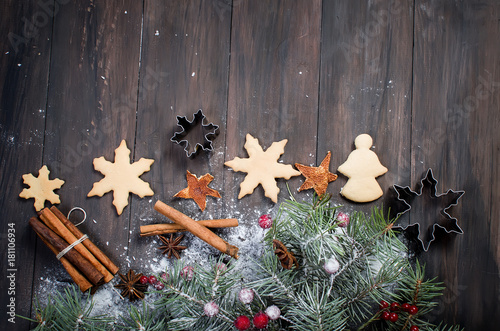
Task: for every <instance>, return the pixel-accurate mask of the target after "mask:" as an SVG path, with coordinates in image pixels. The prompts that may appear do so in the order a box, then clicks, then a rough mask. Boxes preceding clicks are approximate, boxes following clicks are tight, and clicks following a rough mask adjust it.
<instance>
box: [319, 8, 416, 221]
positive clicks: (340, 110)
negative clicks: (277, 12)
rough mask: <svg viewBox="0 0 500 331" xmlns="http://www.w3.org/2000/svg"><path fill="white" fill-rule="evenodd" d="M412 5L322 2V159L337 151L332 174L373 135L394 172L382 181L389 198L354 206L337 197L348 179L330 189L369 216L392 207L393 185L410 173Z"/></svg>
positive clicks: (404, 181)
mask: <svg viewBox="0 0 500 331" xmlns="http://www.w3.org/2000/svg"><path fill="white" fill-rule="evenodd" d="M412 6H413V4H412V2H411V1H403V0H400V1H362V0H359V1H324V5H323V18H322V21H323V24H322V51H321V70H320V71H321V86H320V106H319V109H320V111H319V123H320V125H319V127H318V157H322V156H323V155H325V154H326V152H327V151H328V150H331V151H332V164H331V167H332V169H336V168H337V167H338V166H339V165H340V164H342V163H343V162H345V160H346V159H347V157H348V156H349V154H350V153H351V152H352V151H353V150H354V139H355V138H356V137H357V136H358V135H359V134H362V133H368V134H369V135H370V136H371V137H372V138H373V142H374V145H375V147H374V148H373V149H372V150H373V151H374V152H375V153H376V154H377V155H378V157H379V159H380V162H381V163H382V164H383V165H384V166H385V167H387V168H388V169H389V171H388V172H387V173H386V174H385V175H383V176H381V177H379V178H378V179H377V181H378V183H379V184H380V186H381V188H382V190H383V191H384V196H383V197H382V198H380V199H379V200H377V201H375V202H373V203H368V204H353V203H352V202H350V201H348V200H347V199H345V198H343V197H341V196H340V195H339V192H340V189H341V187H343V186H344V185H345V183H346V181H347V177H345V176H344V175H340V174H339V175H340V176H339V178H338V179H337V181H336V182H334V183H332V184H330V186H329V192H331V193H332V194H333V201H336V202H337V203H340V204H343V205H345V208H347V209H350V208H352V209H353V210H363V211H366V212H369V211H370V209H371V208H372V207H373V206H374V205H378V206H380V205H385V206H386V207H387V206H388V205H389V206H390V205H391V204H392V200H391V199H393V198H394V196H393V194H392V193H391V188H392V185H393V184H400V185H406V184H407V183H408V182H409V173H410V149H409V147H410V137H411V132H410V122H411V93H410V92H411V84H412V82H411V79H412V77H411V67H412V39H413V36H412V31H413V23H412V22H413V17H412Z"/></svg>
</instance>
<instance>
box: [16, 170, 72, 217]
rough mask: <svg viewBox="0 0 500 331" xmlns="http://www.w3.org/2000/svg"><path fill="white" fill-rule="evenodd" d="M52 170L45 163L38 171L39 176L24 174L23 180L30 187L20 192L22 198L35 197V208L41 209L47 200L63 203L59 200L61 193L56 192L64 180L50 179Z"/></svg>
mask: <svg viewBox="0 0 500 331" xmlns="http://www.w3.org/2000/svg"><path fill="white" fill-rule="evenodd" d="M49 174H50V171H49V169H48V168H47V166H46V165H44V166H43V167H42V168H41V169H40V170H39V171H38V177H35V176H33V175H32V174H25V175H23V182H24V184H27V185H29V186H30V188H25V189H24V190H22V192H21V193H20V194H19V196H20V197H21V198H25V199H29V198H35V209H36V211H40V210H42V209H43V207H44V205H45V200H49V201H50V202H51V203H61V200H59V195H57V194H55V193H54V190H55V189H58V188H61V186H62V185H63V184H64V180H62V179H59V178H56V179H52V180H51V179H49Z"/></svg>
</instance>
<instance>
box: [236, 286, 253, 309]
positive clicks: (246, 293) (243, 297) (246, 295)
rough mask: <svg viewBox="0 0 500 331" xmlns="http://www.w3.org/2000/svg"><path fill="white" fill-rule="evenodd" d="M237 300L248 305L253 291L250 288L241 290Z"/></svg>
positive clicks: (251, 299)
mask: <svg viewBox="0 0 500 331" xmlns="http://www.w3.org/2000/svg"><path fill="white" fill-rule="evenodd" d="M238 299H240V301H241V302H242V303H244V304H246V305H247V304H249V303H250V302H252V301H253V290H252V289H250V288H242V289H241V290H240V293H239V294H238Z"/></svg>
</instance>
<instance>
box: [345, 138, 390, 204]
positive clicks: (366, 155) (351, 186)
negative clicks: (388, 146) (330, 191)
mask: <svg viewBox="0 0 500 331" xmlns="http://www.w3.org/2000/svg"><path fill="white" fill-rule="evenodd" d="M354 145H355V146H356V149H355V150H354V151H352V152H351V154H349V156H348V157H347V160H346V161H345V162H344V163H343V164H341V165H340V166H339V167H338V169H337V170H338V171H339V172H340V173H342V174H344V175H346V176H347V177H349V180H348V181H347V183H346V184H345V186H344V187H343V188H342V189H341V190H340V194H342V195H343V196H344V197H346V198H347V199H349V200H351V201H354V202H370V201H374V200H377V199H378V198H380V197H381V196H382V194H383V193H384V192H383V191H382V189H381V188H380V185H379V184H378V183H377V180H376V179H375V178H376V177H378V176H381V175H383V174H385V173H386V172H387V168H386V167H384V166H383V165H382V164H381V163H380V161H379V159H378V156H377V154H375V152H373V151H371V150H370V147H371V146H372V145H373V139H372V137H370V136H369V135H367V134H366V133H365V134H361V135H359V136H357V137H356V139H355V140H354Z"/></svg>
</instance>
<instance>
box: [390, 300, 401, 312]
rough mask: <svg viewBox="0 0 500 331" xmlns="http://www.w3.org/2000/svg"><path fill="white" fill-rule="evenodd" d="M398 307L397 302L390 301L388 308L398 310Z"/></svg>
mask: <svg viewBox="0 0 500 331" xmlns="http://www.w3.org/2000/svg"><path fill="white" fill-rule="evenodd" d="M399 308H400V306H399V303H397V302H393V303H391V308H390V309H391V311H398V310H399Z"/></svg>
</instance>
